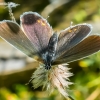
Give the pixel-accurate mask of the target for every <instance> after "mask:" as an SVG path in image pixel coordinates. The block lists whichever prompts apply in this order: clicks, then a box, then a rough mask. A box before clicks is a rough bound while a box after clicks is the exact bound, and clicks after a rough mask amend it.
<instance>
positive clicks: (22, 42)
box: [0, 20, 37, 57]
mask: <svg viewBox="0 0 100 100" xmlns="http://www.w3.org/2000/svg"><path fill="white" fill-rule="evenodd" d="M0 36H1V37H2V38H3V39H4V40H6V41H7V42H9V43H10V44H12V45H13V46H14V47H16V48H17V49H19V50H20V51H22V52H23V53H25V54H26V55H28V56H30V57H33V56H34V55H36V54H37V50H36V49H35V47H34V46H33V44H32V42H31V41H30V40H29V39H28V38H27V37H26V35H25V34H24V32H23V31H22V30H21V28H20V26H19V25H18V24H17V23H15V22H13V21H9V20H5V21H2V22H0Z"/></svg>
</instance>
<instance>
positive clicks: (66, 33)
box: [55, 24, 92, 59]
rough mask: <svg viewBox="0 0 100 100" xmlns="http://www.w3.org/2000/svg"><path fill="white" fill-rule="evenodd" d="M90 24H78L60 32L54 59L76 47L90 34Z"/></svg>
mask: <svg viewBox="0 0 100 100" xmlns="http://www.w3.org/2000/svg"><path fill="white" fill-rule="evenodd" d="M91 28H92V27H91V25H90V24H78V25H76V26H72V27H69V28H67V29H65V30H63V31H61V32H60V35H59V38H58V44H57V52H56V56H55V59H57V58H60V57H62V56H63V55H64V53H65V52H67V51H68V50H69V49H71V48H72V47H74V46H75V45H77V44H78V43H79V42H80V41H82V40H83V39H84V38H85V37H86V36H87V35H89V34H90V32H91Z"/></svg>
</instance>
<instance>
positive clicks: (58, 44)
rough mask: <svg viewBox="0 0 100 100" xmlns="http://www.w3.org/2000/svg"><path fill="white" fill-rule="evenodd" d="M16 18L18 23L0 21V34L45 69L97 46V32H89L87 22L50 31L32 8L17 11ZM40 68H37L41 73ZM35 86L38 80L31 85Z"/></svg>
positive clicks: (99, 38) (92, 50) (99, 44)
mask: <svg viewBox="0 0 100 100" xmlns="http://www.w3.org/2000/svg"><path fill="white" fill-rule="evenodd" d="M20 22H21V23H20V25H18V24H17V23H16V22H14V21H10V20H4V21H1V22H0V36H1V37H2V38H3V39H4V40H6V41H7V42H9V43H10V44H11V45H13V46H14V47H16V48H17V49H19V50H20V51H22V52H23V53H24V54H26V55H27V56H29V57H32V58H33V59H35V60H37V61H38V62H40V63H42V64H43V70H45V71H49V70H50V69H52V66H57V65H58V66H59V65H61V64H64V63H69V62H72V61H75V60H78V59H81V58H84V57H86V56H89V55H90V54H93V53H95V52H97V51H99V50H100V36H99V35H90V33H91V30H92V27H91V25H90V24H86V23H84V24H78V25H75V26H71V27H68V28H66V29H65V30H62V31H60V32H54V31H53V30H52V27H51V26H50V25H49V23H48V22H47V20H46V19H44V18H43V17H42V16H40V15H39V14H38V13H36V12H25V13H24V14H22V15H21V17H20ZM59 68H60V67H59ZM40 69H41V68H40ZM43 70H42V69H41V72H42V73H43ZM36 75H38V74H36ZM41 76H42V74H41ZM69 76H70V75H69ZM33 78H37V77H36V76H33ZM33 78H32V79H33ZM49 78H50V77H49ZM41 79H42V78H41ZM44 79H45V78H44ZM38 80H39V79H38ZM36 82H37V81H36V80H35V83H36ZM33 83H34V82H33ZM35 83H34V84H35ZM36 84H38V83H36ZM62 84H63V83H62ZM38 86H39V84H38V85H37V86H35V87H38ZM58 88H59V87H58Z"/></svg>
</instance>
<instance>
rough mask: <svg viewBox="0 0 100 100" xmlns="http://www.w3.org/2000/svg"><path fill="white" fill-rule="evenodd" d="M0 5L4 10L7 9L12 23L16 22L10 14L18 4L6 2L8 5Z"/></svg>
mask: <svg viewBox="0 0 100 100" xmlns="http://www.w3.org/2000/svg"><path fill="white" fill-rule="evenodd" d="M0 5H4V6H6V8H8V11H9V15H10V17H11V19H12V21H14V22H16V20H15V17H14V15H13V13H12V8H15V7H17V6H19V4H16V3H13V2H8V3H6V2H5V3H0Z"/></svg>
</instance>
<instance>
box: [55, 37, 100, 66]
mask: <svg viewBox="0 0 100 100" xmlns="http://www.w3.org/2000/svg"><path fill="white" fill-rule="evenodd" d="M99 50H100V36H99V35H91V36H89V37H87V38H85V39H84V40H83V41H82V42H80V43H79V44H77V45H76V46H75V47H73V48H71V49H70V50H68V51H67V52H66V53H65V54H64V56H62V57H61V59H57V60H56V61H55V62H54V63H55V64H61V63H67V62H72V61H75V60H78V59H80V58H83V57H86V56H89V55H90V54H93V53H95V52H97V51H99Z"/></svg>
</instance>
